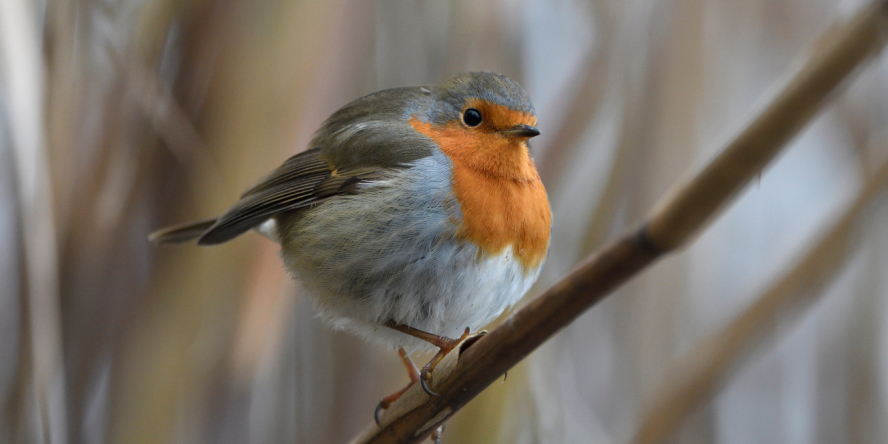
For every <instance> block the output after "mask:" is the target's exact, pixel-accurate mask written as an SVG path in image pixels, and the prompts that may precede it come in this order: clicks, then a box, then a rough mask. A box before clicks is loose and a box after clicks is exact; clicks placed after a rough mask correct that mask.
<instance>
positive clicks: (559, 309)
mask: <svg viewBox="0 0 888 444" xmlns="http://www.w3.org/2000/svg"><path fill="white" fill-rule="evenodd" d="M886 20H888V4H886V2H884V1H878V2H874V3H871V4H869V5H868V6H866V7H864V8H862V9H861V10H860V11H858V12H857V13H856V14H855V15H854V17H853V18H852V19H851V20H849V21H847V22H845V23H843V24H841V25H840V26H838V27H836V28H835V29H834V30H833V31H832V32H829V33H827V35H826V36H824V38H823V39H822V43H821V44H820V45H817V46H816V47H815V48H814V52H813V54H812V55H811V56H810V57H809V58H808V59H807V61H806V63H805V64H804V66H803V67H802V68H801V70H799V71H797V73H796V74H795V75H793V76H792V77H791V78H790V80H789V81H788V82H787V83H786V84H785V86H783V87H782V88H780V89H779V92H778V94H776V95H775V96H774V97H773V98H771V99H770V100H769V101H768V104H767V106H766V107H765V108H764V110H763V111H762V112H760V113H759V114H758V115H757V116H756V118H755V119H753V120H752V122H751V123H750V124H749V125H748V126H746V128H745V129H744V130H743V131H741V132H740V134H739V136H737V137H736V138H734V139H733V140H732V141H731V142H730V143H729V144H728V145H727V147H726V148H725V149H724V150H723V151H722V153H721V154H720V155H719V156H717V157H716V158H715V159H714V160H713V161H712V162H710V163H709V164H708V165H707V166H706V167H705V168H704V169H703V170H702V171H701V172H700V173H699V174H697V175H696V176H695V177H694V178H692V179H691V180H688V181H687V182H685V183H684V184H682V185H681V186H679V187H677V188H676V189H675V190H674V191H673V192H672V193H670V194H669V195H668V196H667V198H665V199H663V200H661V203H660V204H659V205H657V206H656V207H655V209H654V211H653V212H652V213H651V216H650V217H649V218H648V220H647V221H646V223H644V224H643V225H642V227H641V228H640V229H637V230H630V231H629V232H628V233H626V234H624V235H623V236H621V237H620V238H619V239H617V240H616V241H613V242H612V243H610V244H609V245H606V246H605V247H604V248H602V249H600V250H599V251H598V252H596V253H594V254H592V255H591V256H590V257H588V258H587V259H585V260H584V261H582V262H581V263H580V264H579V265H577V266H576V267H575V268H574V269H573V271H571V272H570V273H569V274H568V275H567V276H566V277H565V278H564V279H562V280H561V281H560V282H558V283H556V284H555V285H554V286H553V287H551V288H550V289H549V290H548V291H546V292H545V293H544V294H543V295H541V296H540V297H539V298H537V299H536V300H534V301H532V302H530V303H529V304H528V305H527V306H525V307H524V308H522V309H521V310H519V311H517V312H516V313H515V314H514V315H512V316H511V317H510V318H509V319H507V320H506V321H505V322H503V324H501V325H500V326H499V327H497V328H496V329H494V330H493V331H491V332H490V333H489V334H488V335H487V336H485V337H483V338H481V339H480V340H479V341H477V342H476V343H475V344H473V345H472V346H471V347H468V348H467V349H466V350H464V351H463V352H462V354H461V356H460V357H459V361H458V363H457V365H456V366H455V368H454V370H453V371H452V372H451V373H445V372H440V373H436V375H435V376H436V378H437V380H438V385H437V386H438V387H440V388H439V389H438V390H439V392H440V393H441V396H439V397H436V398H432V399H430V400H428V402H424V403H422V404H421V405H418V406H416V405H413V404H411V403H409V402H408V401H410V399H406V400H404V401H403V402H401V401H400V400H399V402H396V403H395V404H394V405H393V406H392V408H391V409H390V410H391V412H392V414H393V415H396V416H397V417H398V418H397V419H396V420H394V421H393V422H391V423H389V424H387V425H386V426H385V427H384V428H383V429H381V430H380V429H375V427H376V426H375V425H370V426H368V428H367V429H365V431H364V433H362V434H361V435H360V436H359V437H358V438H356V439H355V440H354V441H353V443H354V444H359V443H412V442H418V441H420V440H422V439H424V438H425V437H427V436H428V434H429V433H430V432H431V430H433V429H434V426H435V425H437V424H440V423H442V422H444V421H445V420H446V419H447V418H449V417H450V416H451V415H453V413H455V412H456V411H457V410H459V409H460V408H461V407H462V406H464V405H465V404H466V403H468V402H469V401H471V400H472V398H474V397H475V396H477V395H478V394H479V393H480V392H481V391H482V390H484V388H486V387H487V386H488V385H490V384H491V383H492V382H493V381H495V380H497V379H498V378H499V377H500V376H501V375H502V374H503V373H504V372H505V371H506V370H508V369H509V368H511V367H512V366H514V365H515V364H516V363H518V362H519V361H520V360H522V359H524V358H525V357H526V356H527V355H528V354H530V353H531V352H532V351H533V350H534V349H536V348H537V347H539V346H540V345H541V344H542V343H543V342H544V341H546V340H547V339H548V338H549V337H551V336H552V335H554V334H555V333H557V332H558V331H559V330H560V329H562V328H564V327H565V326H567V325H568V324H569V323H570V322H571V321H573V320H574V319H575V318H576V317H578V316H579V315H580V314H582V313H583V312H584V311H585V310H587V309H588V308H589V307H591V306H592V305H593V304H595V303H596V302H598V301H600V300H601V299H602V298H604V296H606V295H607V294H608V293H609V292H610V291H612V290H613V289H615V288H616V287H617V286H619V285H620V284H622V283H623V282H625V281H626V280H628V279H629V278H631V277H632V276H634V275H636V274H637V273H638V272H639V271H641V270H642V269H644V268H645V267H646V266H647V265H649V264H650V263H652V262H653V261H654V260H655V259H657V258H659V257H660V256H662V255H663V254H665V253H668V252H670V251H673V250H674V249H676V248H678V247H680V246H682V245H683V244H685V243H686V242H687V241H688V240H689V239H691V238H692V237H693V236H694V235H696V234H697V233H698V232H699V231H700V230H701V229H702V228H703V227H704V226H705V225H706V224H707V222H708V221H709V220H710V219H711V218H712V217H713V216H715V215H716V214H717V212H718V211H719V210H720V209H721V208H722V207H723V206H724V205H726V204H727V203H728V202H729V201H730V199H731V198H732V197H734V196H735V195H736V194H737V193H738V192H739V191H740V190H741V189H742V188H743V186H745V185H746V184H747V183H749V181H750V180H752V179H753V178H754V177H755V176H757V175H758V174H760V173H761V171H762V169H763V168H764V167H765V166H766V165H767V163H768V162H769V161H770V160H771V159H773V158H774V156H776V154H777V153H778V152H779V151H780V149H781V148H782V147H783V146H784V145H785V144H786V142H788V141H789V140H790V139H791V138H792V137H793V136H794V135H795V134H796V133H797V132H798V131H799V129H801V127H802V126H803V125H804V124H805V123H806V122H808V121H809V120H810V119H811V118H812V117H813V116H814V115H815V114H816V112H817V111H818V110H819V109H820V108H821V107H822V106H823V104H824V103H825V102H826V99H827V98H828V96H829V94H830V93H831V92H832V91H834V90H835V89H836V87H837V86H839V84H840V83H841V81H842V80H843V79H845V78H846V77H847V76H848V75H849V74H851V73H852V72H853V71H854V70H855V69H856V68H857V67H858V66H859V65H861V64H862V63H863V62H864V61H865V60H867V58H868V56H870V55H872V54H873V53H875V52H876V51H877V50H878V49H880V48H881V47H882V45H883V43H884V37H885V25H886Z"/></svg>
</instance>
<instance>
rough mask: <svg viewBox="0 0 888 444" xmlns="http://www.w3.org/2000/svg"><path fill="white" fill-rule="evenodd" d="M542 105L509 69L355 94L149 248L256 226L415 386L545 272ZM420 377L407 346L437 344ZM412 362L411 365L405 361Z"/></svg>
mask: <svg viewBox="0 0 888 444" xmlns="http://www.w3.org/2000/svg"><path fill="white" fill-rule="evenodd" d="M536 125H537V117H536V112H535V110H534V107H533V104H532V103H531V101H530V99H529V98H528V95H527V93H526V92H525V90H524V89H523V88H522V87H521V86H520V85H519V84H518V83H517V82H515V81H513V80H511V79H509V78H508V77H506V76H504V75H501V74H496V73H491V72H468V73H461V74H458V75H456V76H453V77H451V78H449V79H447V80H445V81H443V82H441V83H440V84H437V85H432V86H417V87H401V88H394V89H387V90H382V91H378V92H375V93H372V94H369V95H366V96H364V97H361V98H359V99H356V100H354V101H352V102H351V103H348V104H347V105H345V106H343V107H342V108H340V109H339V110H337V111H336V112H334V113H333V114H332V115H331V116H330V117H329V118H328V119H327V120H326V121H325V122H324V123H323V124H322V125H321V127H320V129H319V130H318V131H317V133H316V134H315V136H314V137H313V139H312V140H311V142H310V143H309V146H308V149H307V150H305V151H303V152H301V153H299V154H296V155H294V156H292V157H290V158H289V159H287V160H286V161H285V162H284V163H283V164H282V165H281V166H280V167H278V168H277V169H275V170H273V171H272V172H271V173H270V174H268V175H267V176H265V177H264V178H262V179H261V180H259V181H258V182H257V183H256V184H255V185H253V186H252V187H250V188H248V189H247V190H246V191H245V192H244V193H243V194H242V195H241V197H240V199H239V200H238V201H237V202H235V203H234V204H233V205H232V206H231V207H230V208H229V209H228V210H227V211H226V212H224V213H223V214H222V215H220V216H219V217H215V218H211V219H205V220H200V221H197V222H191V223H186V224H181V225H176V226H172V227H168V228H164V229H161V230H158V231H156V232H154V233H152V234H151V235H150V236H149V239H150V240H151V241H153V242H155V243H157V244H175V243H184V242H190V241H196V242H197V244H198V245H215V244H221V243H224V242H227V241H229V240H231V239H233V238H235V237H237V236H239V235H241V234H243V233H245V232H247V231H250V230H255V231H258V232H259V233H260V234H263V235H265V236H266V237H268V238H270V239H272V240H274V241H276V242H277V243H279V244H280V247H281V250H280V255H281V258H282V260H283V263H284V264H285V266H286V268H287V270H288V271H289V272H290V273H291V274H292V276H293V277H294V278H295V279H296V280H297V281H299V282H300V283H301V285H302V286H303V287H304V288H305V290H306V293H307V295H308V296H309V298H310V299H311V300H312V302H313V303H314V306H315V308H316V310H317V312H318V314H319V316H320V317H321V318H322V319H324V320H326V321H328V322H329V324H330V325H332V327H333V328H334V329H341V330H346V331H348V332H351V333H354V334H357V335H359V336H361V337H363V338H366V339H368V340H370V341H372V342H376V343H381V344H385V345H389V346H394V348H396V349H397V350H398V353H399V355H400V356H401V359H402V360H403V362H404V364H405V366H406V367H407V368H408V372H409V374H410V379H411V383H410V384H408V386H407V387H405V388H404V389H403V390H401V391H399V392H396V393H393V394H392V395H390V396H388V397H386V398H384V399H383V401H381V402H380V405H379V406H378V407H377V410H376V418H377V423H378V422H379V412H380V410H381V409H385V408H388V407H389V405H390V404H391V402H393V401H394V400H395V399H397V397H398V396H400V395H401V394H402V393H403V392H404V391H406V389H407V388H409V387H410V385H412V384H413V383H415V382H416V381H417V380H418V381H420V382H421V383H422V386H423V389H425V390H426V392H428V393H429V394H430V395H436V393H434V392H432V391H431V390H430V389H429V388H428V385H427V384H426V381H428V380H430V379H431V377H432V374H433V371H434V367H435V365H437V363H438V362H440V360H441V359H442V358H443V357H444V356H445V355H446V354H447V353H448V352H450V351H451V350H452V349H453V348H454V347H455V346H456V345H457V344H458V343H459V342H460V341H461V340H462V339H465V338H466V336H468V334H469V332H470V331H478V330H479V329H480V328H482V327H484V326H486V325H487V324H488V323H490V322H491V321H492V320H494V319H495V318H496V317H498V316H499V315H500V314H502V313H503V312H504V311H506V310H507V309H508V308H510V307H511V306H513V305H514V304H515V303H516V302H517V301H518V300H519V299H520V298H521V297H522V296H523V295H524V294H525V293H526V292H527V291H528V290H529V289H530V287H531V285H532V284H533V283H534V282H535V281H536V280H537V278H538V277H539V273H540V270H541V268H542V266H543V263H544V261H545V259H546V256H547V254H548V250H549V239H550V235H551V226H552V222H551V219H552V214H551V209H550V205H549V200H548V197H547V194H546V190H545V187H544V186H543V183H542V181H541V179H540V176H539V174H538V172H537V169H536V167H535V164H534V160H533V157H532V153H531V145H530V139H531V138H533V137H535V136H538V135H539V134H540V131H539V130H538V129H537V128H536ZM435 348H437V349H438V352H437V353H436V355H435V356H434V357H433V358H432V360H431V361H430V362H429V363H428V364H427V365H426V366H425V367H423V370H422V372H421V373H419V374H417V370H416V368H415V366H413V363H412V361H411V360H410V358H409V354H408V353H407V352H406V351H405V349H410V350H413V351H417V350H418V351H431V350H434V349H435ZM411 368H412V370H411Z"/></svg>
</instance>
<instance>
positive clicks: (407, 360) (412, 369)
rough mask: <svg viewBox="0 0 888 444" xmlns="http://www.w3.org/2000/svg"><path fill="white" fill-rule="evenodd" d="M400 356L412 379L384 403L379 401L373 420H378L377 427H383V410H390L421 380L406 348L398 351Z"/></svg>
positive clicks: (383, 399)
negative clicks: (381, 419) (381, 420)
mask: <svg viewBox="0 0 888 444" xmlns="http://www.w3.org/2000/svg"><path fill="white" fill-rule="evenodd" d="M398 355H399V356H401V362H402V363H403V364H404V368H406V369H407V375H408V376H409V377H410V383H409V384H407V386H406V387H404V388H402V389H401V390H398V391H397V392H395V393H392V394H391V395H388V396H386V397H385V398H382V401H379V404H377V405H376V410H374V411H373V419H375V420H376V425H378V426H380V427H382V424H381V423H380V417H381V416H382V412H383V410H386V409H388V408H389V407H390V406H391V405H392V403H393V402H395V401H397V400H398V398H400V397H401V396H402V395H403V394H404V393H405V392H406V391H407V389H409V388H410V387H411V386H412V385H413V384H415V383H416V381H419V380H420V376H419V370H417V369H416V365H414V364H413V360H411V359H410V356H407V352H406V351H404V348H403V347H401V348H399V349H398Z"/></svg>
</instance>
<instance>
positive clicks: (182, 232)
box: [148, 218, 216, 245]
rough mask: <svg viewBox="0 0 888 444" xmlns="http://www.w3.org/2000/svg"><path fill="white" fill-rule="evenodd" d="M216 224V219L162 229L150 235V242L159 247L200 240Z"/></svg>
mask: <svg viewBox="0 0 888 444" xmlns="http://www.w3.org/2000/svg"><path fill="white" fill-rule="evenodd" d="M215 223H216V218H212V219H204V220H199V221H196V222H188V223H184V224H179V225H173V226H171V227H166V228H161V229H160V230H157V231H155V232H153V233H151V234H149V235H148V240H149V241H151V242H154V243H155V244H157V245H164V244H183V243H185V242H190V241H193V240H195V239H197V238H199V237H200V236H201V235H202V234H204V232H206V231H207V230H209V229H210V227H212V226H213V224H215Z"/></svg>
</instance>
